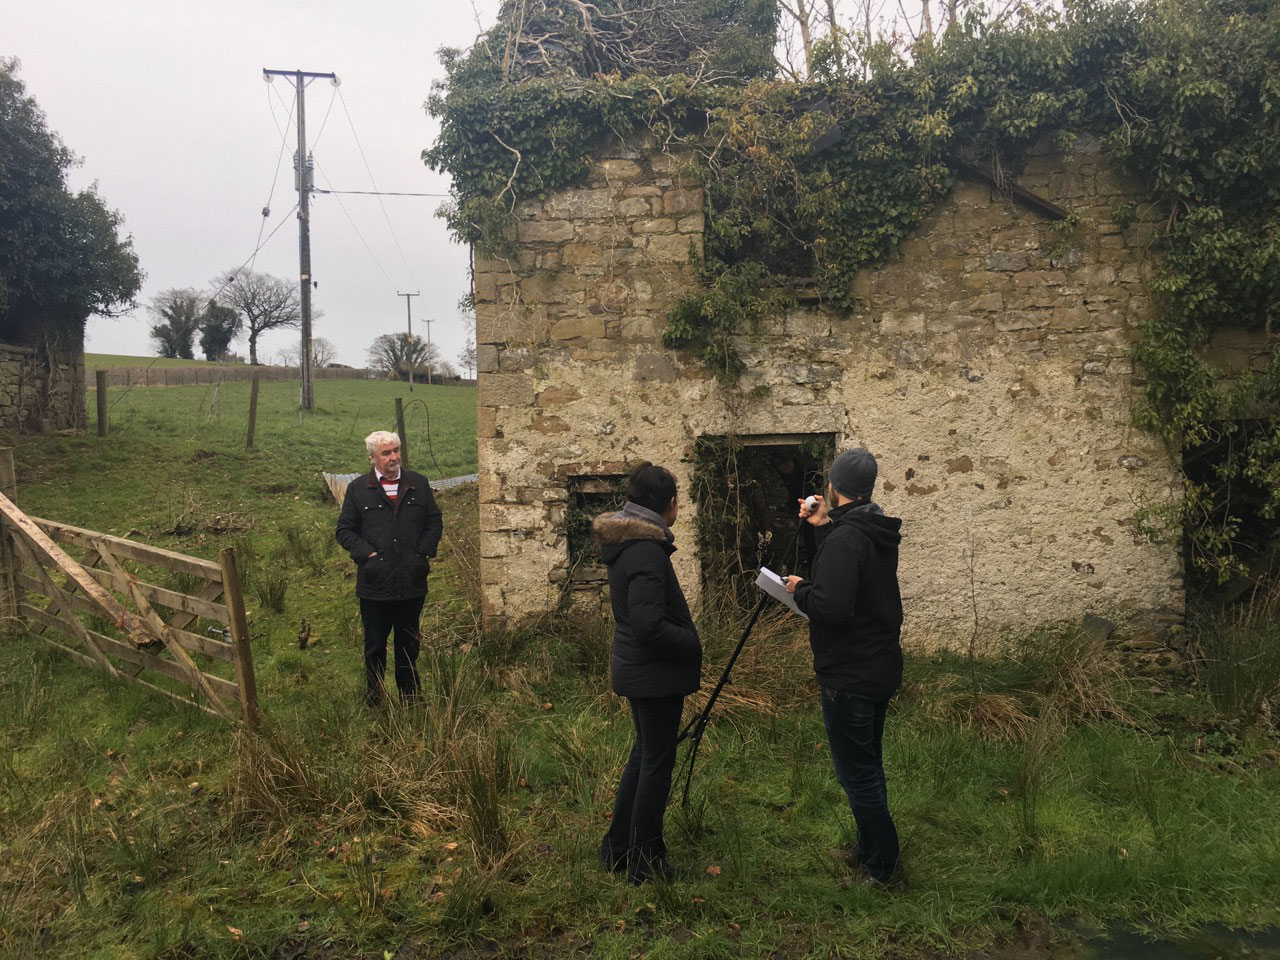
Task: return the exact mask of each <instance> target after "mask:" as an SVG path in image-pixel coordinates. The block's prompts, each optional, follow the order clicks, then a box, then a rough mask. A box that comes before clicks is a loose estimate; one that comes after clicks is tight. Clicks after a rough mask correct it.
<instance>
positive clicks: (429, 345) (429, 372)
mask: <svg viewBox="0 0 1280 960" xmlns="http://www.w3.org/2000/svg"><path fill="white" fill-rule="evenodd" d="M434 322H435V321H434V320H432V319H431V318H430V317H427V321H426V323H427V358H428V362H427V386H431V362H430V358H431V324H432V323H434Z"/></svg>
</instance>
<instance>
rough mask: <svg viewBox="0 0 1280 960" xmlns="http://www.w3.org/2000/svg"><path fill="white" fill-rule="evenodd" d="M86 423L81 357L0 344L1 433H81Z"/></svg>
mask: <svg viewBox="0 0 1280 960" xmlns="http://www.w3.org/2000/svg"><path fill="white" fill-rule="evenodd" d="M84 422H85V392H84V355H83V354H82V353H75V354H70V353H69V354H67V355H65V356H61V355H58V354H51V353H50V352H49V351H48V350H45V349H42V348H40V347H27V346H17V345H14V344H7V343H0V430H3V431H5V432H7V433H19V432H43V433H48V432H53V431H56V430H80V429H83V428H84Z"/></svg>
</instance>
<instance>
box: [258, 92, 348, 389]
mask: <svg viewBox="0 0 1280 960" xmlns="http://www.w3.org/2000/svg"><path fill="white" fill-rule="evenodd" d="M262 76H263V79H265V80H266V81H267V82H268V83H270V82H271V78H272V77H289V78H290V79H291V80H292V82H293V89H294V95H295V96H296V98H297V106H296V107H295V111H296V114H295V115H296V117H297V123H296V124H295V126H296V127H297V128H298V154H297V159H296V160H295V161H294V167H295V169H296V170H297V174H298V292H299V294H300V301H301V307H302V349H301V351H300V353H299V356H298V369H299V372H300V373H301V375H302V399H301V405H302V409H303V410H314V409H315V406H316V396H315V386H314V383H313V382H312V370H311V361H312V356H311V204H310V200H311V191H312V183H311V163H310V158H309V157H308V155H307V115H306V108H307V98H306V89H307V83H308V82H309V81H311V80H316V79H321V78H323V79H326V80H329V81H331V82H332V83H333V85H334V86H337V85H338V76H337V74H334V73H311V72H308V71H306V70H267V69H265V68H264V69H263V71H262Z"/></svg>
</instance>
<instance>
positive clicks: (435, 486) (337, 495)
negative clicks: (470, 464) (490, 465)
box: [320, 472, 480, 503]
mask: <svg viewBox="0 0 1280 960" xmlns="http://www.w3.org/2000/svg"><path fill="white" fill-rule="evenodd" d="M320 476H321V477H322V478H324V482H325V486H327V487H328V488H329V492H330V493H332V494H333V499H335V500H337V501H338V503H342V498H343V496H344V495H345V494H346V492H347V485H348V484H349V483H351V481H352V480H354V479H355V478H356V477H361V476H364V474H362V473H323V472H322V473H321V474H320ZM479 479H480V475H479V474H478V473H468V474H466V475H465V476H461V477H446V478H445V479H444V480H432V481H431V489H432V490H448V489H449V488H450V487H460V486H462V485H463V484H464V483H475V482H476V481H477V480H479Z"/></svg>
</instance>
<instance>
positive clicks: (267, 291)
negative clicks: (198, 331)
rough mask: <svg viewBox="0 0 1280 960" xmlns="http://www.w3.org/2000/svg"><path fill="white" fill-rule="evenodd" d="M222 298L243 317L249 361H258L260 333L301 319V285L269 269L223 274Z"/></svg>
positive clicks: (222, 300) (223, 301) (296, 322)
mask: <svg viewBox="0 0 1280 960" xmlns="http://www.w3.org/2000/svg"><path fill="white" fill-rule="evenodd" d="M220 282H221V283H223V284H225V285H224V286H223V288H222V292H221V293H220V294H219V295H218V299H219V301H221V302H222V303H223V304H225V305H226V306H228V307H232V308H234V309H235V310H237V311H239V313H240V314H241V315H242V316H243V317H244V321H245V329H246V331H247V333H248V338H249V362H250V363H252V364H256V363H257V362H258V337H260V336H261V335H262V334H264V333H266V332H267V331H268V330H277V329H281V328H286V327H297V326H298V325H299V324H301V323H302V304H301V303H300V301H299V297H298V285H297V284H296V283H294V282H292V281H290V280H285V279H283V278H281V277H274V276H272V275H271V274H269V273H257V272H256V271H253V270H243V271H241V272H239V273H236V274H232V275H230V276H229V277H224V278H222V279H221V281H220Z"/></svg>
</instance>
